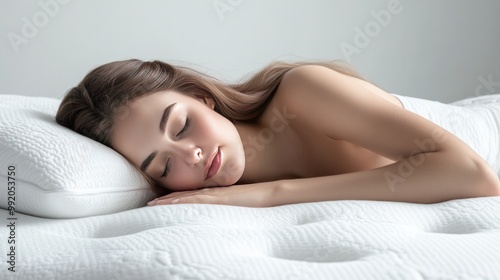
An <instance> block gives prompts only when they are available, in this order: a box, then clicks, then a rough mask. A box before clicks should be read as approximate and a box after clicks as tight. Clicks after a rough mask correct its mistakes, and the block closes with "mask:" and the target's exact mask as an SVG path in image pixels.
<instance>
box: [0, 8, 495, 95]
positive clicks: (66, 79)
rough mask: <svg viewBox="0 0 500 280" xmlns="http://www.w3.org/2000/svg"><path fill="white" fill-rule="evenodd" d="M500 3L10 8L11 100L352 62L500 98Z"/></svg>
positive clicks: (5, 72)
mask: <svg viewBox="0 0 500 280" xmlns="http://www.w3.org/2000/svg"><path fill="white" fill-rule="evenodd" d="M499 12H500V1H497V0H480V1H469V0H443V1H416V0H414V1H411V0H366V1H339V0H308V1H306V0H288V1H287V0H252V1H250V0H142V1H125V0H107V1H101V0H86V1H84V0H38V1H27V0H24V1H21V0H19V1H14V0H9V1H1V2H0V19H1V21H2V25H1V26H0V34H1V35H2V40H1V41H0V53H1V55H2V56H1V57H0V58H1V65H0V94H21V95H33V96H51V97H58V98H60V97H62V96H63V95H64V93H65V92H66V90H67V89H69V88H70V87H72V86H74V85H76V84H77V83H78V82H79V81H80V80H81V79H82V77H83V76H84V75H85V74H86V73H87V72H88V71H89V70H90V69H91V68H93V67H96V66H98V65H100V64H103V63H106V62H109V61H113V60H122V59H128V58H140V59H145V60H150V59H161V60H165V61H167V62H171V63H174V64H182V65H188V66H192V67H194V68H196V69H199V70H203V71H206V72H208V73H209V74H212V75H214V76H216V77H218V78H220V79H222V80H224V81H228V82H236V81H238V80H239V79H241V78H245V77H248V75H249V74H250V73H252V72H253V71H256V70H257V69H259V68H260V67H262V66H264V65H265V64H267V63H269V62H270V61H272V60H277V59H281V60H334V59H343V60H347V61H349V62H351V63H352V64H353V65H354V66H355V67H356V68H357V69H358V70H359V71H360V72H361V73H362V74H364V75H365V76H367V77H368V78H369V79H370V80H371V81H372V82H374V83H375V84H376V85H378V86H380V87H382V88H383V89H385V90H387V91H389V92H394V93H398V94H403V95H410V96H417V97H424V98H429V99H434V100H439V101H443V102H448V101H453V100H457V99H460V98H464V97H471V96H475V95H482V94H490V93H493V92H498V93H500V32H499V30H500V16H499V14H500V13H499Z"/></svg>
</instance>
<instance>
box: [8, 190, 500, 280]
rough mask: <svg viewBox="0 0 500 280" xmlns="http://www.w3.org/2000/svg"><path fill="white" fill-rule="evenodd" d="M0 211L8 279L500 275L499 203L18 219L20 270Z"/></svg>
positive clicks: (213, 208)
mask: <svg viewBox="0 0 500 280" xmlns="http://www.w3.org/2000/svg"><path fill="white" fill-rule="evenodd" d="M0 213H1V215H2V220H3V221H4V222H3V223H4V225H2V226H1V227H0V236H1V238H0V247H1V251H0V253H1V255H2V259H1V272H0V279H33V280H36V279H65V280H70V279H106V280H111V279H500V215H499V213H500V197H484V198H470V199H460V200H452V201H447V202H442V203H436V204H412V203H403V202H383V201H363V200H344V201H329V202H318V203H303V204H295V205H285V206H280V207H273V208H245V207H233V206H224V205H204V204H184V205H183V204H180V205H167V206H155V207H143V208H139V209H134V210H128V211H125V212H120V213H115V214H109V215H103V216H94V217H87V218H80V219H61V220H57V219H43V218H37V217H33V216H28V215H23V214H19V213H17V214H16V216H15V217H17V220H16V232H15V238H16V272H10V271H8V270H7V268H8V267H9V264H8V263H7V262H6V260H7V256H6V254H7V253H8V251H7V250H8V249H9V248H8V246H9V244H7V236H8V235H9V234H10V230H9V228H8V227H7V226H6V225H7V217H9V216H8V213H7V211H6V210H1V212H0Z"/></svg>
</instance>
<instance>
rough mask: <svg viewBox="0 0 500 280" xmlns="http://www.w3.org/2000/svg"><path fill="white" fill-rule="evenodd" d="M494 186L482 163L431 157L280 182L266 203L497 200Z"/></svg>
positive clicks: (440, 155)
mask: <svg viewBox="0 0 500 280" xmlns="http://www.w3.org/2000/svg"><path fill="white" fill-rule="evenodd" d="M498 186H499V182H498V177H497V176H496V174H495V173H494V172H493V171H492V170H491V168H489V166H487V165H486V164H485V163H484V162H481V161H477V160H474V159H471V158H467V157H460V156H457V155H453V154H451V153H445V152H435V153H425V154H419V155H414V156H411V157H408V158H406V159H403V160H401V161H399V162H396V163H394V164H391V165H387V166H384V167H380V168H377V169H372V170H367V171H361V172H353V173H347V174H340V175H332V176H324V177H315V178H301V179H290V180H283V181H282V182H281V184H280V185H279V186H278V187H277V190H276V194H275V195H274V196H273V199H272V200H273V204H274V205H283V204H291V203H302V202H316V201H327V200H347V199H348V200H382V201H401V202H412V203H437V202H442V201H446V200H451V199H458V198H470V197H479V196H495V195H499V194H498V189H499V188H498Z"/></svg>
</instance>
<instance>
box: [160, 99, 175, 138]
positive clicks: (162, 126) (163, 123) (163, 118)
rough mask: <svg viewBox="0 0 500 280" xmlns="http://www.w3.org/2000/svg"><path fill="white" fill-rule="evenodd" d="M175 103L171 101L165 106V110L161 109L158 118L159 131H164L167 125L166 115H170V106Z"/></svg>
mask: <svg viewBox="0 0 500 280" xmlns="http://www.w3.org/2000/svg"><path fill="white" fill-rule="evenodd" d="M175 104H177V103H172V104H170V105H168V106H167V108H165V111H163V115H162V116H161V120H160V132H161V133H165V126H166V125H167V121H168V117H169V116H170V111H171V110H172V107H174V105H175Z"/></svg>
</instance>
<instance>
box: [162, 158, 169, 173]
mask: <svg viewBox="0 0 500 280" xmlns="http://www.w3.org/2000/svg"><path fill="white" fill-rule="evenodd" d="M169 163H170V158H168V160H167V164H165V169H164V170H163V174H161V176H160V178H164V177H167V175H168V172H169V171H170V164H169Z"/></svg>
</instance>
